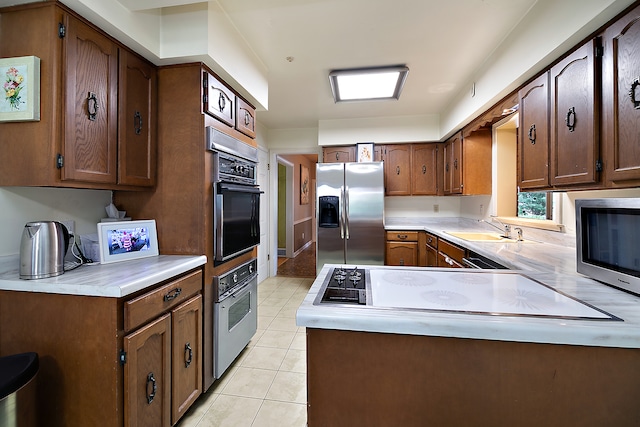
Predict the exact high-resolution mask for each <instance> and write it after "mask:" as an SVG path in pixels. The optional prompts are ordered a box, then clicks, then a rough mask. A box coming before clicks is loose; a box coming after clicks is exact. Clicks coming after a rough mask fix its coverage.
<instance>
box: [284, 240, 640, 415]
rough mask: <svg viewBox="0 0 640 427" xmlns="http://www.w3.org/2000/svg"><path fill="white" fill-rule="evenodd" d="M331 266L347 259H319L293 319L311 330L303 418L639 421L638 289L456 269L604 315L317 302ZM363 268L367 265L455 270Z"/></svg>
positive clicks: (568, 277) (571, 277)
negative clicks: (517, 283) (520, 282)
mask: <svg viewBox="0 0 640 427" xmlns="http://www.w3.org/2000/svg"><path fill="white" fill-rule="evenodd" d="M550 249H551V248H550V247H549V245H547V246H546V247H545V250H547V251H549V250H550ZM334 267H344V266H337V265H325V266H324V267H323V269H322V271H321V273H320V274H319V276H318V277H317V278H316V280H315V282H314V283H313V285H312V288H311V290H310V292H309V294H308V295H307V297H306V298H305V300H304V302H303V303H302V305H301V306H300V308H299V309H298V312H297V324H298V325H299V326H304V327H306V330H307V382H308V422H309V426H312V427H313V426H316V425H332V426H358V425H367V426H384V425H403V426H414V425H420V426H423V425H481V426H489V425H490V426H513V425H517V426H540V425H545V426H565V425H580V426H601V425H621V426H622V425H635V424H637V422H638V420H640V407H638V405H637V404H636V396H638V395H639V394H640V370H638V366H640V313H639V312H638V310H637V307H638V304H640V298H638V297H636V296H634V295H631V294H628V293H625V292H622V291H619V290H616V289H613V288H610V287H608V286H605V285H603V284H600V283H598V282H595V281H593V280H590V279H587V278H584V277H581V276H578V275H576V274H558V273H555V272H549V271H546V272H536V271H524V270H518V271H514V270H511V271H506V272H505V271H504V270H456V273H457V274H458V275H459V276H464V277H466V278H467V279H469V280H468V281H469V282H470V283H479V282H481V281H480V280H478V279H479V278H485V277H489V276H487V275H490V276H492V275H498V274H502V275H504V274H507V275H510V276H514V275H518V276H520V275H521V276H522V277H526V278H527V279H530V280H531V281H534V282H537V283H538V284H539V286H542V287H543V288H545V289H547V290H549V289H550V290H553V291H554V292H557V293H558V295H559V296H561V297H562V298H564V297H568V298H570V299H571V300H572V301H574V302H578V303H580V304H582V303H585V304H584V307H590V308H593V309H595V310H594V312H596V311H597V312H599V313H605V314H610V315H612V316H610V317H608V318H607V317H606V316H605V317H600V318H597V319H596V318H589V319H586V318H579V317H574V316H559V315H550V316H543V315H537V316H527V315H518V314H504V313H496V312H486V313H479V312H474V313H466V312H464V311H459V312H455V311H453V310H445V311H438V310H421V309H407V308H397V307H381V306H376V303H375V300H374V301H373V304H371V301H370V300H369V304H368V305H359V304H340V303H327V304H323V303H320V302H319V301H320V299H319V297H321V296H322V294H323V292H324V288H325V287H326V285H327V279H328V275H329V274H330V273H331V271H332V269H333V268H334ZM346 267H349V268H353V267H355V266H346ZM359 267H360V268H363V267H364V269H365V270H367V271H368V274H371V273H374V272H375V271H376V270H379V271H382V272H385V273H389V274H392V273H398V274H402V273H406V272H407V271H414V272H416V273H418V272H419V273H421V274H427V275H431V276H435V275H437V274H441V273H445V271H448V272H449V273H446V274H454V273H451V271H452V270H449V269H439V268H413V269H409V268H401V267H388V266H387V267H381V266H377V267H373V266H372V267H368V266H359ZM472 279H473V280H472ZM406 285H407V286H408V285H409V284H408V283H407V284H406ZM414 291H415V290H414ZM493 292H494V295H498V292H497V291H496V290H495V289H494V290H493ZM425 294H426V292H425V293H424V294H420V296H421V297H424V296H425ZM445 296H446V297H447V298H448V297H453V295H445ZM520 296H521V297H524V296H526V295H520ZM520 301H521V302H523V303H525V304H526V298H522V299H521V300H520ZM596 317H597V316H596Z"/></svg>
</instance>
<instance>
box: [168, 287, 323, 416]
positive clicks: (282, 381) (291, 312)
mask: <svg viewBox="0 0 640 427" xmlns="http://www.w3.org/2000/svg"><path fill="white" fill-rule="evenodd" d="M312 283H313V279H308V278H295V277H282V276H276V277H270V278H268V279H266V280H264V281H263V282H262V283H260V284H259V285H258V331H257V333H256V335H255V336H254V337H253V339H252V340H251V342H250V343H249V345H248V346H247V348H245V350H244V351H243V352H242V353H241V354H240V356H238V359H236V361H235V362H234V364H233V365H231V367H229V369H228V370H227V372H225V374H224V375H223V376H222V378H221V379H219V380H217V381H216V382H215V383H214V384H213V385H212V386H211V388H210V389H209V390H208V391H207V392H206V393H205V394H203V395H202V396H200V397H199V398H198V400H197V401H196V402H195V403H194V404H193V406H192V407H191V408H190V409H189V411H188V412H187V413H186V414H185V415H184V417H183V418H182V419H181V420H180V422H179V423H178V424H177V425H178V426H179V427H213V426H232V427H243V426H247V427H249V426H251V427H267V426H274V427H275V426H277V427H298V426H300V427H302V426H306V424H307V405H306V402H307V384H306V339H305V329H304V328H300V327H297V326H296V319H295V316H296V310H297V309H298V306H300V303H302V300H303V299H304V297H305V296H306V295H307V292H308V291H309V288H310V287H311V284H312Z"/></svg>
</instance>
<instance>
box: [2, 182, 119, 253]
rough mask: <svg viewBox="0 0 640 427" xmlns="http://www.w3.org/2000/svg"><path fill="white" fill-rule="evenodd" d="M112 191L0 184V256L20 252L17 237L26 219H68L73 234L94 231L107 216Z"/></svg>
mask: <svg viewBox="0 0 640 427" xmlns="http://www.w3.org/2000/svg"><path fill="white" fill-rule="evenodd" d="M110 202H111V191H106V190H78V189H72V188H41V187H0V206H1V207H2V209H0V222H1V223H2V224H3V228H2V232H1V234H0V256H6V255H15V254H18V253H20V238H21V236H22V230H23V229H24V225H25V224H26V223H27V222H29V221H42V220H54V221H68V220H72V221H74V223H75V231H76V234H78V235H80V234H93V233H96V224H97V223H98V222H99V221H100V219H101V218H104V217H105V216H106V213H105V210H104V208H105V206H106V205H108V204H109V203H110Z"/></svg>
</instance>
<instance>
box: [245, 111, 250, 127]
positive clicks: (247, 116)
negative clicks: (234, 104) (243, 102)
mask: <svg viewBox="0 0 640 427" xmlns="http://www.w3.org/2000/svg"><path fill="white" fill-rule="evenodd" d="M250 123H251V116H250V115H249V113H248V112H246V111H245V112H244V125H245V126H249V124H250Z"/></svg>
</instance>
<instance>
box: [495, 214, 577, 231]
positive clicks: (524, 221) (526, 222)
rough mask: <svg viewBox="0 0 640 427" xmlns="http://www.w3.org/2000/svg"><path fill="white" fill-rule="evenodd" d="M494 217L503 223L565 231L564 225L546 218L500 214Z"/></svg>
mask: <svg viewBox="0 0 640 427" xmlns="http://www.w3.org/2000/svg"><path fill="white" fill-rule="evenodd" d="M493 218H494V219H496V220H498V221H500V222H502V223H503V224H511V225H519V226H522V227H530V228H539V229H541V230H548V231H557V232H562V231H564V225H562V224H558V223H557V222H554V221H551V220H546V219H528V218H518V217H513V216H504V217H503V216H498V217H493Z"/></svg>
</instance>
